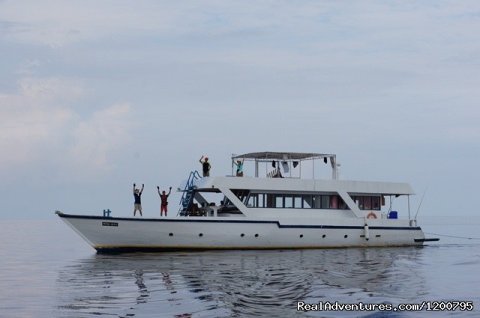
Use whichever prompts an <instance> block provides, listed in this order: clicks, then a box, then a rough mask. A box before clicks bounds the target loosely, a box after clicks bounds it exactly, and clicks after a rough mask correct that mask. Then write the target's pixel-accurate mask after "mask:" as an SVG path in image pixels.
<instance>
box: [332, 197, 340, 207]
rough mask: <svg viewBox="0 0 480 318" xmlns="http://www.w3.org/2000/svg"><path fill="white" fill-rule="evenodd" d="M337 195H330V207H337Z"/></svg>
mask: <svg viewBox="0 0 480 318" xmlns="http://www.w3.org/2000/svg"><path fill="white" fill-rule="evenodd" d="M338 199H339V197H338V195H332V196H330V209H338Z"/></svg>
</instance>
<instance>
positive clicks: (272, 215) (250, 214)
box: [57, 152, 429, 252]
mask: <svg viewBox="0 0 480 318" xmlns="http://www.w3.org/2000/svg"><path fill="white" fill-rule="evenodd" d="M238 160H240V161H241V162H242V164H243V163H245V164H246V163H250V164H253V167H254V168H253V171H254V173H253V176H243V173H235V175H233V172H234V170H235V169H234V163H237V162H238ZM318 161H320V162H322V161H323V162H324V163H326V164H328V163H330V166H331V168H332V178H331V179H328V180H321V179H308V178H303V176H302V174H305V171H306V170H309V172H310V173H311V174H314V171H315V167H316V166H315V162H318ZM261 166H263V167H261ZM306 166H308V167H306ZM262 168H264V170H263V169H262ZM302 169H303V171H302ZM179 190H180V191H181V192H183V196H182V199H181V202H180V210H179V213H178V215H177V216H175V217H169V218H155V219H147V218H118V217H103V216H83V215H67V214H64V213H61V212H57V214H58V215H59V216H60V217H61V218H62V219H63V220H64V221H65V222H66V223H67V224H68V225H70V226H71V227H72V228H73V229H74V230H75V231H76V232H77V233H78V234H80V236H82V237H83V238H84V239H85V240H86V241H87V242H88V243H89V244H90V245H92V247H94V248H95V249H97V251H100V252H106V251H123V250H178V249H281V248H324V247H353V246H363V247H368V246H408V245H422V244H423V242H425V241H427V240H429V239H425V237H424V234H423V232H422V230H421V228H420V227H418V226H417V224H416V220H412V219H411V218H410V211H409V210H410V200H409V198H410V195H412V194H414V192H413V190H412V188H411V187H410V186H409V185H408V184H405V183H392V182H366V181H348V180H339V178H338V164H337V162H336V156H335V155H331V154H318V153H291V152H258V153H248V154H243V155H236V156H232V175H230V176H212V177H205V178H202V177H200V175H199V174H198V172H196V171H195V172H192V173H190V176H189V178H188V180H186V181H185V182H184V183H183V185H182V187H181V188H179ZM401 198H404V199H406V200H404V201H406V202H404V209H403V210H402V211H401V213H402V215H403V216H408V217H407V218H405V217H404V218H400V219H399V218H397V216H398V211H393V206H394V203H395V204H396V203H397V201H400V199H401Z"/></svg>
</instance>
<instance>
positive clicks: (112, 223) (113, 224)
mask: <svg viewBox="0 0 480 318" xmlns="http://www.w3.org/2000/svg"><path fill="white" fill-rule="evenodd" d="M102 226H118V223H117V222H102Z"/></svg>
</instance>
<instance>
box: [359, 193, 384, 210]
mask: <svg viewBox="0 0 480 318" xmlns="http://www.w3.org/2000/svg"><path fill="white" fill-rule="evenodd" d="M352 200H353V201H354V202H355V203H356V204H357V206H358V208H359V209H360V210H380V209H381V206H380V196H371V195H368V196H367V195H366V196H359V195H357V196H352Z"/></svg>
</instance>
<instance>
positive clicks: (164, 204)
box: [157, 186, 172, 216]
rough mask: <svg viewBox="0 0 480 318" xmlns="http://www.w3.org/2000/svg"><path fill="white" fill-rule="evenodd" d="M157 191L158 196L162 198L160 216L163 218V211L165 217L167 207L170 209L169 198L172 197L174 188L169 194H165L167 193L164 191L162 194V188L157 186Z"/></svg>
mask: <svg viewBox="0 0 480 318" xmlns="http://www.w3.org/2000/svg"><path fill="white" fill-rule="evenodd" d="M157 191H158V195H159V196H160V201H161V203H160V216H163V211H165V216H167V207H168V201H167V199H168V196H169V195H170V192H172V187H170V189H169V190H168V193H165V191H162V193H160V187H159V186H157Z"/></svg>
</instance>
